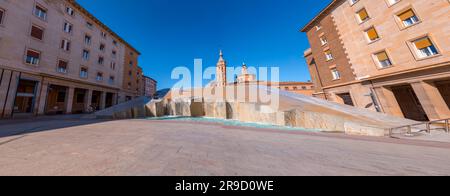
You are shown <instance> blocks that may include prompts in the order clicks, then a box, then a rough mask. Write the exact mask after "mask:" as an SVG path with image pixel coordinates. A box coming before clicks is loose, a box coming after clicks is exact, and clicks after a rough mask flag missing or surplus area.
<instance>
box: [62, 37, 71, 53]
mask: <svg viewBox="0 0 450 196" xmlns="http://www.w3.org/2000/svg"><path fill="white" fill-rule="evenodd" d="M61 49H63V50H64V51H70V41H69V40H66V39H63V40H62V41H61Z"/></svg>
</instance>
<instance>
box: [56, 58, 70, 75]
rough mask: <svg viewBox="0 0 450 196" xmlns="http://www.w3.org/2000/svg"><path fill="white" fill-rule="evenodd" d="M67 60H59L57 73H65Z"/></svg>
mask: <svg viewBox="0 0 450 196" xmlns="http://www.w3.org/2000/svg"><path fill="white" fill-rule="evenodd" d="M67 64H68V63H67V61H63V60H59V61H58V68H57V71H58V72H59V73H67Z"/></svg>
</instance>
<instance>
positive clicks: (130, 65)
mask: <svg viewBox="0 0 450 196" xmlns="http://www.w3.org/2000/svg"><path fill="white" fill-rule="evenodd" d="M139 55H140V53H139V52H138V51H137V50H135V49H133V48H132V47H125V62H124V64H123V70H124V71H123V78H124V80H123V81H124V82H123V85H122V89H123V91H122V97H124V99H125V101H129V100H131V99H134V98H136V97H140V96H143V95H144V92H143V85H144V84H143V83H142V77H143V75H142V74H143V72H142V68H141V67H139V66H138V58H139Z"/></svg>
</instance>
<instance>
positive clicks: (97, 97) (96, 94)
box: [91, 91, 102, 111]
mask: <svg viewBox="0 0 450 196" xmlns="http://www.w3.org/2000/svg"><path fill="white" fill-rule="evenodd" d="M101 97H102V92H100V91H92V100H91V104H92V105H91V106H92V107H93V108H95V110H97V111H98V110H100V101H101Z"/></svg>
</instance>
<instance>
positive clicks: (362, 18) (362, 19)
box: [356, 8, 369, 23]
mask: <svg viewBox="0 0 450 196" xmlns="http://www.w3.org/2000/svg"><path fill="white" fill-rule="evenodd" d="M356 15H357V17H358V19H359V22H361V23H362V22H365V21H367V20H369V14H368V13H367V10H366V8H363V9H362V10H359V11H358V12H357V13H356Z"/></svg>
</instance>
